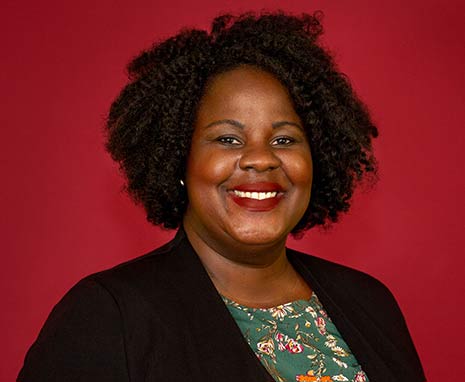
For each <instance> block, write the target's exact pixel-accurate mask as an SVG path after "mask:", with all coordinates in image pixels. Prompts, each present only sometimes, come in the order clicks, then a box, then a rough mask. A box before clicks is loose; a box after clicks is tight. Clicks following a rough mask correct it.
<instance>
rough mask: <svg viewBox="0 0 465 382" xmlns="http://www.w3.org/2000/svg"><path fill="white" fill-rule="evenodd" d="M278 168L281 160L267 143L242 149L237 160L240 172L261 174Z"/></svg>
mask: <svg viewBox="0 0 465 382" xmlns="http://www.w3.org/2000/svg"><path fill="white" fill-rule="evenodd" d="M279 166H281V159H279V157H278V156H277V155H276V153H275V152H274V151H273V148H272V147H271V146H269V144H268V143H267V144H255V145H249V146H248V147H246V148H245V149H244V151H243V152H242V155H241V158H240V159H239V167H240V168H241V169H242V170H255V171H258V172H263V171H268V170H273V169H275V168H278V167H279Z"/></svg>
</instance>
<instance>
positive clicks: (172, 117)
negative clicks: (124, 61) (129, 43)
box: [106, 12, 378, 235]
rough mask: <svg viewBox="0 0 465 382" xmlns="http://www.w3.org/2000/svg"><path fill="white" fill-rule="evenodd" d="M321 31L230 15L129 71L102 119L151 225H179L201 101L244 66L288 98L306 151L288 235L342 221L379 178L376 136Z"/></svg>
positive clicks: (270, 17)
mask: <svg viewBox="0 0 465 382" xmlns="http://www.w3.org/2000/svg"><path fill="white" fill-rule="evenodd" d="M322 31H323V30H322V26H321V13H320V12H317V13H315V14H313V15H308V14H303V15H301V16H291V15H287V14H285V13H284V12H274V13H262V14H254V13H246V14H242V15H239V16H233V15H230V14H226V15H222V16H219V17H217V18H215V19H214V21H213V23H212V27H211V31H210V33H208V32H207V31H204V30H198V29H185V30H182V31H181V32H180V33H179V34H177V35H175V36H173V37H171V38H169V39H167V40H165V41H162V42H159V43H156V44H154V45H153V46H152V47H151V48H150V49H148V50H145V51H143V52H142V53H141V54H140V55H139V56H137V57H136V58H135V59H134V60H133V61H132V62H130V63H129V64H128V67H127V71H128V77H129V83H128V84H127V85H126V86H125V87H124V88H123V90H122V91H121V93H120V94H119V96H118V97H117V99H116V100H115V101H114V102H113V104H112V105H111V108H110V112H109V116H108V119H107V124H106V127H107V130H106V131H107V142H106V149H107V151H108V152H109V153H110V154H111V156H112V158H113V159H114V160H115V161H117V162H118V163H119V165H120V168H121V170H122V172H123V174H124V175H125V178H126V190H127V191H128V193H129V194H130V195H131V196H132V198H133V200H134V201H136V203H140V204H142V205H143V206H144V207H145V210H146V212H147V219H148V221H150V222H151V223H153V224H156V225H161V226H163V227H165V228H177V227H178V226H179V225H180V224H181V221H182V218H183V215H184V212H185V210H186V207H187V203H188V201H187V193H186V190H185V189H184V187H183V186H182V185H181V184H180V182H179V180H180V179H183V178H184V172H185V167H186V160H187V157H188V155H189V149H190V143H191V137H192V132H193V124H194V120H195V117H196V110H197V107H198V104H199V100H200V99H201V97H202V94H203V92H204V91H205V87H206V84H207V81H208V80H209V79H211V78H212V77H213V76H215V75H217V74H219V73H223V72H225V71H227V70H230V69H233V68H235V67H238V66H242V65H252V66H254V67H257V68H260V69H262V70H265V71H268V72H270V73H271V74H273V75H274V76H276V78H278V79H279V80H280V81H281V82H282V83H283V84H284V85H285V86H286V87H287V88H288V90H289V93H290V94H291V97H292V99H293V102H294V105H295V108H296V112H297V114H298V115H299V117H300V118H301V120H302V123H303V125H304V128H305V131H306V134H307V137H308V140H309V143H310V149H311V153H312V158H313V168H314V169H313V171H314V174H313V185H312V193H311V200H310V204H309V206H308V208H307V210H306V212H305V214H304V216H303V217H302V219H301V220H300V221H299V223H298V224H297V225H296V227H295V228H294V229H293V231H292V233H293V234H294V235H298V234H299V233H302V232H303V231H304V230H307V229H309V228H311V227H314V226H316V225H320V226H323V227H328V226H329V225H330V223H332V222H336V221H337V220H338V217H339V215H340V213H341V212H346V211H348V209H349V207H350V199H351V197H352V194H353V191H354V189H355V186H356V185H357V184H358V183H360V181H362V179H364V178H366V177H365V176H364V175H366V174H371V175H376V167H377V166H376V160H375V158H374V155H373V151H372V146H371V140H372V138H374V137H377V135H378V130H377V128H376V127H375V126H374V125H373V123H372V121H371V119H370V116H369V113H368V111H367V109H366V107H365V105H364V104H363V103H362V102H361V101H360V99H359V98H358V97H357V96H356V94H355V93H354V91H353V89H352V87H351V85H350V83H349V81H348V79H347V78H346V76H345V75H344V74H342V73H340V72H339V71H338V70H337V68H336V65H335V63H334V61H333V59H332V57H331V55H330V54H329V53H328V52H327V51H326V50H325V49H324V48H322V47H321V45H320V44H319V37H320V36H321V34H322ZM368 178H371V179H376V176H374V177H373V176H371V177H368Z"/></svg>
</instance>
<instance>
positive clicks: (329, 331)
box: [222, 293, 368, 382]
mask: <svg viewBox="0 0 465 382" xmlns="http://www.w3.org/2000/svg"><path fill="white" fill-rule="evenodd" d="M222 297H223V300H224V302H225V304H226V306H227V307H228V309H229V311H230V312H231V314H232V316H233V317H234V319H235V320H236V322H237V324H238V326H239V327H240V329H241V331H242V333H243V335H244V337H245V339H246V340H247V342H248V344H249V345H250V346H251V348H252V349H253V351H254V352H255V354H256V355H257V357H258V358H259V359H260V361H261V362H262V364H263V366H265V368H266V369H267V370H268V372H269V373H270V374H271V375H272V376H273V378H274V379H275V380H276V381H278V382H290V381H298V382H310V381H315V382H332V381H352V382H365V381H368V377H367V376H366V374H365V373H364V372H363V370H362V368H361V366H360V365H359V363H358V362H357V360H356V359H355V357H354V355H353V354H352V353H351V352H350V349H349V347H348V346H347V344H346V343H345V342H344V340H343V339H342V336H341V335H340V334H339V332H338V331H337V329H336V327H335V326H334V324H333V323H332V322H331V319H330V318H329V317H328V315H327V313H326V312H325V310H324V309H323V306H322V305H321V303H320V301H319V300H318V297H317V296H316V295H315V293H313V294H312V297H311V298H310V300H297V301H293V302H289V303H287V304H284V305H278V306H276V307H273V308H267V309H259V308H249V307H246V306H243V305H240V304H238V303H236V302H234V301H232V300H230V299H228V298H226V297H224V296H222Z"/></svg>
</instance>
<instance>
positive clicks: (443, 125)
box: [0, 0, 465, 382]
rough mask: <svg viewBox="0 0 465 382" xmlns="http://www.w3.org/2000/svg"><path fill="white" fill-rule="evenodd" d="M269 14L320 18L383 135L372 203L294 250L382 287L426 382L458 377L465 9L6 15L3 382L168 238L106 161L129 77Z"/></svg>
mask: <svg viewBox="0 0 465 382" xmlns="http://www.w3.org/2000/svg"><path fill="white" fill-rule="evenodd" d="M250 4H252V5H250ZM261 8H267V9H277V8H284V9H285V10H287V11H290V12H295V13H300V12H302V11H306V12H312V11H314V10H316V9H321V10H323V11H324V13H325V15H326V17H325V19H324V25H325V28H326V34H325V37H324V42H325V44H326V46H328V47H329V48H330V49H331V50H332V51H333V52H334V54H335V56H336V59H337V62H338V63H339V65H340V68H341V69H342V70H343V71H344V72H345V73H347V74H348V75H349V77H350V78H351V80H352V82H353V84H354V87H355V88H356V89H357V91H358V93H359V94H360V96H361V97H362V98H363V99H364V100H365V102H366V103H367V104H368V105H369V107H370V109H371V111H372V114H373V118H374V120H375V121H376V122H377V124H378V126H379V128H380V132H381V135H380V138H379V139H378V140H377V142H376V145H375V148H376V152H377V156H378V158H379V162H380V182H379V183H378V185H377V187H376V188H375V189H374V190H372V191H371V192H369V193H359V194H358V195H357V197H356V198H355V201H354V205H353V208H352V210H351V212H350V214H348V215H346V216H345V217H344V219H343V220H342V222H341V223H340V224H338V225H336V226H335V227H334V229H333V230H332V231H330V232H328V233H321V232H318V231H317V230H315V231H312V232H310V233H308V234H307V235H306V236H305V238H304V239H303V240H301V241H300V242H290V245H291V246H294V247H296V248H298V249H303V250H305V251H307V252H310V253H313V254H316V255H318V256H321V257H324V258H327V259H330V260H333V261H337V262H341V263H344V264H347V265H350V266H352V267H355V268H358V269H361V270H363V271H366V272H368V273H370V274H372V275H374V276H375V277H377V278H379V279H381V280H382V281H383V282H385V283H386V284H387V285H388V286H389V287H390V288H391V290H392V291H393V292H394V294H395V295H396V296H397V299H398V301H399V304H400V305H401V307H402V309H403V311H404V314H405V316H406V318H407V322H408V324H409V327H410V330H411V334H412V336H413V339H414V341H415V343H416V346H417V349H418V352H419V354H420V357H421V359H422V361H423V364H424V367H425V370H426V373H427V376H428V378H429V380H430V381H445V380H448V379H449V378H450V379H452V378H453V377H459V376H460V375H461V374H459V373H462V372H463V362H464V361H463V358H464V356H465V354H464V353H465V352H464V351H463V342H464V339H465V338H464V334H463V322H464V321H463V318H464V310H465V309H464V306H463V295H464V293H465V288H464V283H463V280H462V278H463V276H462V274H463V272H462V269H463V267H464V265H465V264H464V259H463V258H464V256H463V255H464V250H463V248H464V244H465V242H464V236H465V235H464V233H463V229H464V219H463V216H464V212H465V211H464V203H463V200H462V196H463V194H464V173H465V172H464V160H463V150H464V134H463V128H464V114H465V113H464V105H465V102H464V101H465V99H464V90H463V89H464V88H465V79H464V66H465V57H464V56H465V55H464V46H465V38H464V35H465V33H464V27H463V16H464V14H465V2H463V1H459V0H457V1H451V0H449V1H447V2H442V3H441V2H440V1H439V0H438V1H425V0H421V1H417V0H410V1H400V0H394V1H393V0H390V1H368V0H367V1H364V0H352V1H312V0H293V1H290V0H288V1H286V2H284V1H283V2H278V1H259V0H254V1H252V2H251V1H246V0H234V1H227V0H220V1H219V0H198V1H196V2H193V1H188V0H170V1H164V2H161V1H154V0H152V1H134V2H129V1H118V0H113V1H111V0H101V1H90V0H84V1H80V2H72V3H71V2H66V1H46V2H42V1H26V2H24V1H23V2H21V1H6V2H5V1H3V10H2V11H1V15H2V16H1V17H2V19H3V20H2V22H1V23H0V28H1V34H0V35H1V38H2V40H3V41H2V44H1V48H0V49H1V56H2V59H1V61H2V69H1V71H0V78H1V93H2V99H1V103H0V105H1V106H0V107H1V108H2V109H3V110H2V112H1V129H2V130H1V131H2V134H1V137H2V138H1V150H0V151H1V154H0V155H1V166H2V167H1V175H2V187H1V192H2V197H1V198H0V200H1V211H2V214H1V218H2V220H1V222H2V228H1V235H2V267H1V270H0V272H1V273H0V283H1V285H0V286H1V307H2V313H1V314H0V320H1V321H0V322H1V328H2V330H1V333H2V334H1V335H2V338H3V340H2V346H1V350H0V359H1V362H2V364H3V365H4V366H2V367H1V368H0V380H1V381H12V380H13V379H14V378H15V376H16V374H17V372H18V370H19V368H20V366H21V364H22V361H23V357H24V354H25V352H26V350H27V348H28V347H29V346H30V345H31V343H32V341H33V340H34V339H35V337H36V335H37V333H38V331H39V329H40V327H41V326H42V324H43V322H44V320H45V319H46V317H47V315H48V313H49V311H50V310H51V308H52V307H53V305H54V304H55V303H56V302H57V301H58V299H59V298H60V297H61V296H62V295H63V294H64V293H65V291H66V290H68V289H69V288H70V287H71V286H72V285H73V284H74V283H75V282H76V281H77V280H79V279H80V278H81V277H83V276H85V275H87V274H89V273H91V272H94V271H97V270H101V269H103V268H106V267H109V266H111V265H114V264H117V263H119V262H122V261H124V260H126V259H129V258H132V257H135V256H137V255H140V254H142V253H144V252H145V251H148V250H150V249H152V248H154V247H156V246H158V245H159V244H161V243H162V242H164V241H166V240H167V239H168V238H169V237H171V235H172V233H167V232H162V231H160V230H159V229H157V228H154V227H152V226H150V225H149V224H148V223H146V222H145V218H144V214H143V212H142V211H141V210H140V208H139V209H138V208H136V207H134V206H133V205H132V204H131V202H130V201H129V200H128V198H127V197H126V196H125V195H124V194H122V193H121V192H120V189H121V186H122V180H121V178H120V177H119V175H118V172H117V168H116V166H115V165H114V164H113V163H112V162H111V161H110V159H109V157H108V156H107V155H106V154H105V152H104V150H103V148H102V141H103V134H102V132H103V120H104V116H105V113H106V111H107V109H108V106H109V104H110V102H111V101H112V99H113V97H114V96H115V95H116V94H117V92H118V90H119V89H120V88H121V86H122V85H123V84H124V83H125V76H124V72H123V68H124V65H125V64H126V62H127V61H128V60H129V58H130V57H132V56H134V55H135V54H137V53H138V52H139V51H140V50H141V49H142V48H144V47H147V46H148V45H149V44H150V43H151V42H152V41H153V40H154V39H160V38H164V37H167V36H169V35H171V34H173V33H175V32H176V31H178V30H179V28H180V27H182V26H185V25H191V26H197V27H204V28H205V27H208V25H209V21H210V20H211V18H212V17H213V16H215V15H217V14H218V13H219V12H222V11H225V10H230V11H245V10H249V9H254V10H257V9H261ZM26 382H27V381H26Z"/></svg>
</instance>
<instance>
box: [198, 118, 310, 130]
mask: <svg viewBox="0 0 465 382" xmlns="http://www.w3.org/2000/svg"><path fill="white" fill-rule="evenodd" d="M223 124H228V125H232V126H235V127H238V128H240V129H244V128H245V125H244V124H243V123H240V122H238V121H236V120H234V119H220V120H218V121H214V122H211V123H209V124H208V125H207V126H205V128H206V129H208V128H209V127H213V126H216V125H223ZM285 125H291V126H295V127H297V128H298V129H300V130H302V131H303V130H304V129H303V127H302V126H301V125H300V124H299V123H296V122H291V121H279V122H274V123H272V124H271V127H272V128H273V129H277V128H278V127H281V126H285Z"/></svg>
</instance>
